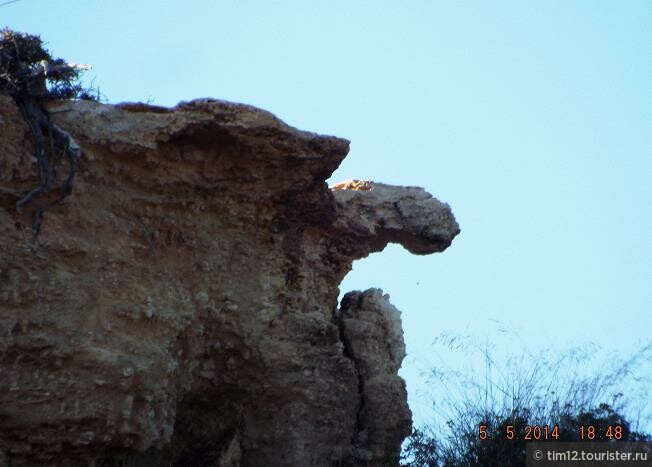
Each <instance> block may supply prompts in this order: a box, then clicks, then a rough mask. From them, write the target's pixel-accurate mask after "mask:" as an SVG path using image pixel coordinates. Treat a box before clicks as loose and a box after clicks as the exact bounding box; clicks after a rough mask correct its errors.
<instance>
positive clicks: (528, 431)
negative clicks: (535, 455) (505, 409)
mask: <svg viewBox="0 0 652 467" xmlns="http://www.w3.org/2000/svg"><path fill="white" fill-rule="evenodd" d="M574 431H575V433H576V434H577V436H578V438H579V440H580V441H613V440H615V441H619V440H621V439H622V438H623V427H622V426H621V425H607V426H595V425H580V426H578V427H577V430H574ZM492 435H493V437H495V436H500V437H502V438H503V439H506V440H509V441H516V440H525V441H559V426H558V425H553V426H549V425H525V426H516V425H505V426H503V427H501V428H500V429H493V428H492V427H491V426H490V425H489V424H484V425H479V426H478V438H479V439H480V441H487V440H490V439H492Z"/></svg>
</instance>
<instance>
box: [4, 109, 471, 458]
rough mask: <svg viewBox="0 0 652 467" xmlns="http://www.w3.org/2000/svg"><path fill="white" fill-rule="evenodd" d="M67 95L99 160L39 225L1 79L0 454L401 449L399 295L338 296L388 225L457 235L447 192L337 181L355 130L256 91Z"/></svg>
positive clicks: (402, 232)
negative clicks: (323, 124) (28, 202)
mask: <svg viewBox="0 0 652 467" xmlns="http://www.w3.org/2000/svg"><path fill="white" fill-rule="evenodd" d="M49 110H50V113H51V115H52V118H53V120H54V121H55V122H56V123H57V125H59V126H60V127H61V128H64V129H65V130H66V131H68V132H70V134H72V135H73V136H74V137H75V139H76V140H77V141H78V142H79V143H80V145H81V147H82V149H83V151H84V160H83V161H82V163H81V165H80V169H79V173H78V176H77V179H76V182H75V188H74V191H73V193H72V195H71V196H70V197H68V198H66V200H65V201H64V202H62V203H60V204H58V205H56V206H53V207H51V208H50V209H48V210H47V212H46V214H45V219H44V222H43V226H42V231H41V233H40V235H39V237H38V243H37V244H36V245H34V244H33V243H32V241H31V230H30V225H31V224H30V218H29V216H30V213H29V211H28V210H27V211H25V212H21V213H19V212H17V211H16V209H15V205H16V202H17V200H19V199H20V198H21V197H22V196H23V195H24V194H25V193H26V192H28V191H29V190H30V189H32V188H33V187H34V186H35V185H36V184H37V179H38V176H37V168H36V166H35V163H34V159H33V157H32V153H31V151H32V145H31V137H30V132H29V130H28V127H27V126H26V124H25V123H24V122H23V119H22V117H21V115H20V113H19V111H18V110H17V108H16V107H15V105H14V104H13V102H12V101H11V100H10V99H8V98H3V97H0V246H1V248H0V464H3V463H4V464H6V465H11V466H24V465H29V466H31V465H34V466H36V465H59V466H77V465H79V466H82V465H83V466H86V465H98V466H99V465H107V466H111V465H116V466H117V465H133V466H164V465H165V466H167V465H177V466H193V465H196V466H209V465H218V466H331V465H333V466H340V465H341V466H347V465H348V466H355V465H374V466H375V465H383V463H385V464H388V465H392V463H393V462H394V463H395V460H396V458H397V455H398V451H399V449H400V443H401V441H402V439H403V438H404V437H405V436H406V435H407V434H408V433H409V429H410V423H411V422H410V412H409V410H408V408H407V404H406V393H405V385H404V382H403V381H402V379H401V378H399V377H398V375H397V371H398V368H399V367H400V364H401V361H402V359H403V356H404V355H405V350H404V344H403V338H402V330H401V325H400V317H399V312H398V311H397V310H396V309H395V308H394V307H392V306H391V305H390V304H389V302H388V301H387V297H386V296H383V295H382V293H381V292H380V291H377V290H370V291H367V292H363V293H360V292H354V293H350V294H348V295H346V297H345V299H344V300H343V302H342V305H341V307H339V308H338V304H337V297H338V293H339V289H338V285H339V284H340V282H341V281H342V279H343V277H344V276H345V275H346V273H347V272H348V271H349V270H350V268H351V264H352V262H353V261H354V260H355V259H359V258H363V257H364V256H366V255H368V254H369V253H370V252H372V251H380V250H382V249H383V248H384V247H385V245H386V244H387V243H388V242H397V243H400V244H402V245H404V246H405V247H406V248H407V249H408V250H410V251H412V252H414V253H417V254H426V253H432V252H437V251H442V250H444V249H445V248H447V247H448V246H449V245H450V243H451V241H452V240H453V238H454V237H455V235H456V234H457V233H458V232H459V229H458V226H457V224H456V222H455V219H454V218H453V215H452V214H451V211H450V209H449V208H448V206H447V205H445V204H442V203H440V202H438V201H437V200H435V199H433V198H432V197H431V196H430V195H429V194H428V193H426V192H425V191H423V190H422V189H419V188H403V187H392V186H388V185H383V184H378V183H372V182H349V183H348V184H343V185H340V186H335V187H333V189H332V190H331V189H329V188H328V187H327V185H326V183H325V180H326V179H327V178H328V177H329V176H330V175H331V173H332V172H333V171H334V170H335V169H336V168H337V166H338V165H339V164H340V162H341V161H342V159H343V158H344V157H345V155H346V154H347V152H348V142H347V141H346V140H343V139H339V138H334V137H326V136H319V135H315V134H312V133H307V132H303V131H299V130H297V129H294V128H292V127H289V126H288V125H286V124H284V123H283V122H281V121H280V120H278V119H277V118H276V117H274V116H273V115H271V114H269V113H267V112H264V111H262V110H259V109H255V108H253V107H249V106H245V105H236V104H231V103H226V102H221V101H215V100H207V99H202V100H196V101H192V102H189V103H182V104H180V105H178V106H177V107H175V108H173V109H167V108H160V107H154V106H147V105H143V104H123V105H117V106H111V105H102V104H98V103H93V102H65V103H57V104H51V106H50V109H49ZM62 163H65V162H62ZM60 172H61V173H60V176H63V175H64V173H65V170H61V171H60ZM46 202H47V200H45V199H41V200H38V199H37V200H36V201H35V203H46Z"/></svg>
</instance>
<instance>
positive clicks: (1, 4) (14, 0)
mask: <svg viewBox="0 0 652 467" xmlns="http://www.w3.org/2000/svg"><path fill="white" fill-rule="evenodd" d="M19 1H20V0H9V1H8V2H4V3H0V6H5V5H9V4H10V3H16V2H19Z"/></svg>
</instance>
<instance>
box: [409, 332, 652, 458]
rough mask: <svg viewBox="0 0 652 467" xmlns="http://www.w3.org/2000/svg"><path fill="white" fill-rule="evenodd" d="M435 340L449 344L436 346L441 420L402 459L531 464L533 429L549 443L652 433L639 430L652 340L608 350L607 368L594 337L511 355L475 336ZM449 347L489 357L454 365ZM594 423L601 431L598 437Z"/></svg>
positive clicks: (434, 375) (417, 434)
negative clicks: (625, 350)
mask: <svg viewBox="0 0 652 467" xmlns="http://www.w3.org/2000/svg"><path fill="white" fill-rule="evenodd" d="M510 337H512V336H510ZM435 345H440V346H443V348H438V349H437V351H436V352H433V353H434V354H436V355H438V356H442V360H441V361H442V364H441V365H440V366H439V367H438V368H433V369H431V370H430V371H429V372H428V373H429V377H428V382H429V385H430V389H431V391H432V394H433V413H432V421H431V422H429V423H428V424H427V425H426V426H422V427H419V428H418V429H415V430H414V431H413V433H412V435H411V436H410V437H408V439H407V440H406V441H405V444H404V449H403V453H402V456H401V461H402V463H401V466H405V467H435V466H436V467H503V466H510V467H512V466H525V465H526V462H525V461H526V443H527V442H529V441H526V439H525V438H526V435H529V438H530V440H531V441H542V442H545V441H550V442H582V441H591V440H593V441H608V440H609V439H611V440H613V441H615V442H624V441H627V442H643V441H652V436H650V435H649V434H647V433H644V432H642V431H640V430H639V429H638V428H637V429H634V428H633V427H640V426H649V422H650V421H651V420H652V418H651V417H650V409H651V407H650V405H649V403H648V401H649V394H650V389H651V388H652V380H651V379H650V378H649V376H647V375H648V373H649V372H646V368H647V365H649V362H650V361H651V359H652V342H650V343H648V344H646V345H643V346H642V347H640V348H639V349H638V350H637V351H635V352H634V353H633V354H631V355H630V356H629V357H628V358H627V359H625V360H621V359H619V358H616V357H615V356H613V355H609V356H608V357H609V358H608V364H601V365H599V366H596V365H595V363H594V361H593V360H594V358H595V356H596V355H604V353H603V352H599V351H598V348H596V347H594V346H592V345H584V346H581V347H576V348H571V349H569V350H568V351H565V352H559V351H556V352H548V351H546V352H543V353H541V354H539V355H533V354H530V353H529V352H527V349H525V347H523V348H522V352H521V353H519V354H518V355H516V356H513V355H507V356H506V360H504V363H501V360H498V359H496V358H495V357H494V355H492V351H491V348H490V347H488V346H487V345H479V344H478V343H477V341H475V340H474V339H473V337H471V336H456V335H450V334H446V333H444V334H442V335H441V336H440V337H438V338H437V339H436V340H435ZM448 351H450V352H452V353H453V354H454V353H456V352H463V354H464V357H465V362H467V363H469V364H471V362H473V356H474V354H476V355H477V356H479V357H480V359H479V360H476V361H475V362H473V363H474V364H475V367H474V366H473V365H471V366H470V367H469V368H470V370H469V369H467V370H466V371H464V370H460V369H447V367H446V363H447V361H449V360H450V358H449V355H448V354H447V353H446V352H448ZM447 357H448V358H447ZM479 367H480V368H483V371H478V370H477V368H479ZM623 388H627V393H628V394H627V397H625V396H624V394H623V392H622V390H623ZM603 401H609V403H604V402H603ZM481 426H484V428H483V429H482V430H483V432H484V433H486V436H484V434H483V435H482V436H481V433H480V431H481V430H480V427H481ZM535 426H538V427H539V428H534V427H535ZM528 427H529V428H528ZM555 427H556V429H555ZM581 427H583V428H581ZM589 427H593V428H595V429H598V430H600V429H601V430H602V431H601V432H600V433H598V432H596V433H595V435H596V436H595V437H593V439H591V438H592V436H591V430H592V429H591V428H589ZM609 427H611V430H608V429H609ZM616 427H618V428H616ZM546 428H547V430H546ZM539 430H540V431H539ZM508 433H509V434H508ZM512 433H513V435H512ZM600 436H601V438H600ZM510 438H511V439H510Z"/></svg>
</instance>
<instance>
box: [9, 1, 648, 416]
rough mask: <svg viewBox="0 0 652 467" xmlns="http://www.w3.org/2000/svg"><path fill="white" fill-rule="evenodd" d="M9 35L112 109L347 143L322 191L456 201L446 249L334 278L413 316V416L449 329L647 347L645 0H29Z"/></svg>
mask: <svg viewBox="0 0 652 467" xmlns="http://www.w3.org/2000/svg"><path fill="white" fill-rule="evenodd" d="M0 3H1V0H0ZM0 26H9V27H11V28H13V29H16V30H20V31H25V32H30V33H37V34H40V35H41V36H42V38H43V39H44V40H45V41H47V42H48V47H49V48H50V50H51V51H52V52H53V53H54V55H55V56H61V57H65V58H66V59H68V60H69V61H73V62H81V63H90V64H92V65H93V70H92V71H91V72H89V73H88V75H87V76H88V78H89V79H92V78H95V81H94V83H95V85H97V86H99V87H100V89H101V92H102V93H103V94H104V95H106V97H107V98H108V100H109V102H120V101H147V100H150V101H153V103H155V104H160V105H174V104H176V103H177V102H178V101H180V100H187V99H192V98H196V97H204V96H208V97H215V98H219V99H226V100H231V101H236V102H244V103H248V104H252V105H255V106H258V107H261V108H264V109H266V110H269V111H271V112H273V113H274V114H276V115H277V116H279V117H280V118H282V119H283V120H285V121H286V122H287V123H289V124H291V125H293V126H296V127H298V128H301V129H305V130H310V131H315V132H319V133H325V134H333V135H337V136H341V137H345V138H347V139H350V140H351V152H350V154H349V156H348V157H347V159H346V160H345V161H344V162H343V164H342V165H341V167H340V168H339V169H338V170H337V171H336V173H335V174H334V176H333V177H332V179H331V181H333V182H335V181H340V180H344V179H349V178H360V179H370V180H375V181H381V182H384V183H391V184H397V185H417V186H422V187H425V188H426V189H427V190H428V191H429V192H431V193H432V194H433V195H435V196H436V197H437V198H439V199H440V200H442V201H445V202H447V203H449V204H450V205H451V206H452V208H453V211H454V213H455V215H456V217H457V219H458V222H459V224H460V226H461V229H462V233H461V235H460V236H459V237H458V238H457V239H456V240H455V241H454V243H453V245H452V246H451V248H450V249H449V250H447V251H446V252H444V253H443V254H438V255H432V256H425V257H416V256H412V255H410V254H409V253H407V252H406V251H404V250H402V248H400V247H396V246H390V247H388V248H387V249H386V250H385V251H384V252H382V253H379V254H375V255H372V256H371V257H369V258H366V259H364V260H361V261H358V262H357V263H356V264H355V265H354V270H353V272H352V273H351V274H349V276H348V277H347V278H346V280H345V281H344V284H343V285H342V286H341V290H342V291H348V290H351V289H365V288H368V287H372V286H378V287H381V288H383V289H384V290H385V292H387V293H389V294H390V295H391V297H392V302H393V303H394V304H395V305H396V306H397V307H398V308H399V309H401V310H402V311H403V325H404V330H405V337H406V342H407V346H408V353H409V356H408V358H407V359H406V361H405V363H404V368H403V369H402V374H403V376H404V377H405V378H406V379H407V382H408V390H409V391H410V404H411V407H412V409H413V411H415V415H416V418H417V420H420V417H423V416H425V415H424V413H425V412H424V411H423V410H422V409H423V407H425V406H426V405H427V403H426V402H424V401H423V400H420V399H419V396H418V393H419V388H422V387H423V385H424V384H425V383H424V382H423V381H422V379H420V377H419V374H418V373H419V369H425V368H423V366H424V365H425V366H427V365H428V364H430V362H435V361H436V358H435V355H433V352H435V351H434V350H433V348H432V346H431V345H430V344H431V342H432V341H433V339H434V338H435V337H436V336H437V335H439V334H440V333H441V332H449V333H465V334H469V335H471V336H475V337H477V339H478V340H479V341H483V342H484V341H488V342H492V343H494V344H495V345H496V347H497V349H498V351H499V352H511V353H516V354H518V353H522V352H525V351H526V350H527V351H537V350H539V349H553V350H555V349H559V350H561V349H564V348H566V347H568V346H571V345H584V344H586V343H588V342H595V343H599V344H600V345H601V346H602V348H603V349H604V350H605V351H610V350H618V351H621V352H623V353H624V354H625V355H626V354H627V352H630V351H631V350H632V349H633V348H635V346H636V345H639V346H640V345H641V344H644V343H647V342H650V341H651V340H652V333H651V330H652V320H651V317H650V315H651V312H652V306H651V305H652V286H651V284H652V2H650V1H649V0H640V1H636V0H628V1H616V0H613V1H600V0H584V1H581V0H576V1H572V2H569V1H567V0H546V1H528V2H523V1H519V0H515V1H492V2H485V1H474V2H470V1H426V0H422V1H419V0H413V1H409V2H407V1H406V2H403V1H398V0H397V1H381V0H375V1H361V0H360V1H355V0H353V1H352V0H348V1H323V0H317V1H289V0H288V1H282V0H276V1H274V0H259V1H253V0H220V1H208V0H206V1H189V0H187V1H179V0H177V1H165V0H156V1H153V0H141V1H133V0H112V1H100V0H95V1H91V0H20V1H18V2H15V3H12V4H8V5H4V6H1V7H0ZM496 321H497V322H498V323H499V324H496ZM501 326H505V327H508V328H509V329H511V330H513V331H515V333H516V335H517V336H518V338H514V337H513V334H503V333H501V332H499V328H500V327H501ZM506 336H507V337H506ZM510 336H511V337H510ZM459 358H460V363H462V362H463V360H464V358H465V356H464V355H461V356H459ZM469 358H470V357H469ZM448 364H452V366H453V367H455V361H453V362H450V361H449V362H448ZM647 371H648V372H652V366H648V367H647ZM644 376H651V375H650V374H647V375H644Z"/></svg>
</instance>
